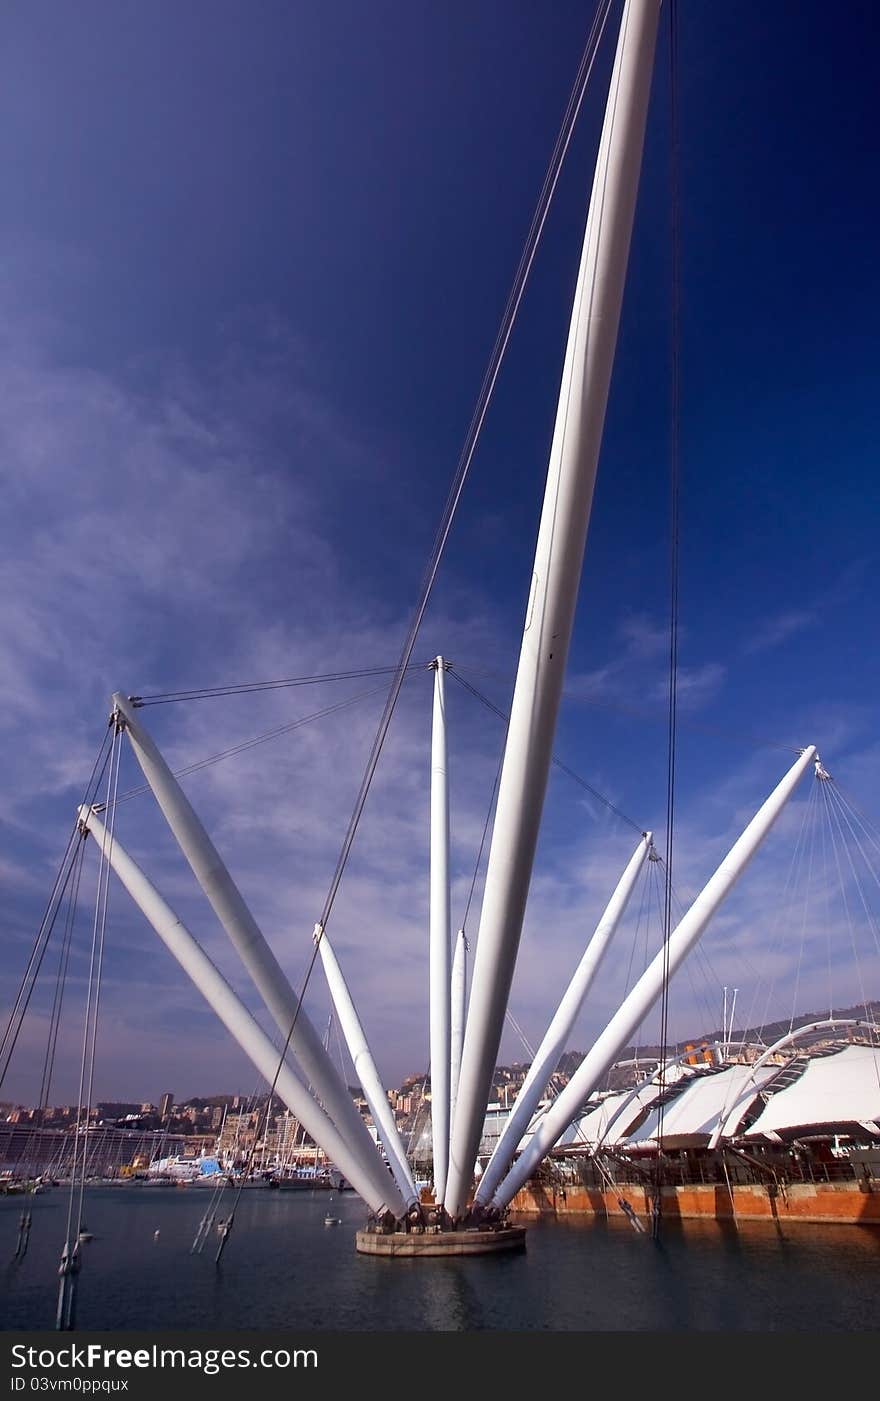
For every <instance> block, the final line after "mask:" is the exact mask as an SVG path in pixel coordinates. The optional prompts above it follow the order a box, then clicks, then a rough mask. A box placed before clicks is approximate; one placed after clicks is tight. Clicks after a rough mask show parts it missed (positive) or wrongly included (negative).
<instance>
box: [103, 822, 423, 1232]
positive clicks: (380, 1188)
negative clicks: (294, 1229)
mask: <svg viewBox="0 0 880 1401" xmlns="http://www.w3.org/2000/svg"><path fill="white" fill-rule="evenodd" d="M79 819H80V822H81V824H82V827H83V829H84V830H86V831H90V832H92V833H93V835H94V837H95V840H96V842H97V844H98V849H99V851H100V852H101V855H102V856H103V858H104V860H105V861H107V862H108V863H109V865H110V866H111V867H112V868H113V870H114V871H115V872H116V875H117V876H118V877H119V879H120V880H121V882H122V884H123V885H124V886H125V888H126V890H127V891H128V893H129V894H130V895H131V897H132V899H133V900H134V902H135V904H136V905H138V906H139V907H140V909H141V911H142V912H143V914H144V915H145V917H146V918H147V919H148V920H149V922H150V924H151V925H152V926H153V928H154V929H155V931H156V933H157V934H158V935H159V938H160V939H161V940H162V942H163V943H164V944H165V946H166V948H167V949H168V950H169V952H170V953H172V954H173V956H174V957H175V958H176V959H177V962H178V963H179V964H180V966H181V968H183V970H184V972H185V973H187V974H188V976H189V977H190V978H191V979H192V981H193V983H194V984H195V986H196V987H197V988H198V990H199V992H200V993H201V994H202V996H203V997H204V999H205V1001H206V1002H207V1003H208V1005H209V1006H210V1007H212V1008H213V1010H214V1011H215V1012H216V1014H217V1016H218V1017H219V1018H220V1020H221V1021H222V1023H223V1025H224V1026H225V1027H226V1029H227V1031H229V1032H230V1033H231V1035H232V1036H234V1038H235V1040H236V1041H237V1042H238V1044H239V1046H240V1047H241V1048H242V1050H243V1051H244V1053H245V1055H246V1056H248V1057H249V1059H250V1060H251V1062H252V1064H253V1065H254V1066H255V1067H256V1069H257V1070H258V1071H259V1073H260V1074H261V1075H262V1076H263V1078H264V1079H265V1080H266V1081H267V1082H268V1083H269V1084H270V1085H272V1086H273V1087H274V1089H275V1090H276V1091H277V1093H278V1095H279V1096H280V1098H281V1099H282V1100H283V1101H284V1103H285V1104H286V1105H287V1107H288V1109H290V1110H291V1112H292V1113H293V1114H295V1115H296V1117H297V1119H298V1120H299V1121H300V1123H301V1124H302V1125H303V1126H304V1128H305V1129H306V1131H307V1132H308V1133H309V1134H311V1136H312V1138H314V1140H315V1142H316V1143H317V1144H318V1146H319V1147H320V1148H323V1150H324V1152H325V1153H327V1155H328V1156H329V1157H330V1158H331V1159H332V1160H333V1162H334V1163H335V1164H336V1166H337V1167H338V1168H339V1170H340V1172H342V1173H344V1175H345V1176H346V1177H347V1178H348V1180H349V1181H350V1183H351V1185H352V1186H353V1187H354V1189H355V1191H356V1192H358V1193H359V1194H360V1195H361V1196H362V1197H363V1199H364V1201H365V1202H366V1203H367V1204H368V1206H370V1207H372V1209H373V1210H374V1211H375V1212H376V1213H377V1214H382V1213H384V1212H386V1211H389V1210H390V1211H391V1212H393V1214H394V1216H395V1217H399V1216H402V1215H403V1211H404V1203H403V1199H402V1197H401V1195H400V1192H399V1191H398V1189H397V1186H396V1185H395V1182H394V1180H393V1178H392V1177H391V1175H390V1174H389V1172H388V1171H387V1169H386V1168H385V1166H384V1164H383V1163H382V1161H381V1159H380V1157H379V1155H378V1153H376V1152H375V1150H372V1151H370V1150H368V1151H367V1153H366V1154H365V1153H364V1152H363V1150H362V1148H361V1145H360V1144H359V1143H357V1142H352V1141H351V1140H349V1139H347V1138H346V1137H345V1136H344V1134H343V1133H342V1132H340V1130H339V1129H338V1128H337V1126H336V1125H335V1124H334V1123H333V1121H332V1120H331V1119H330V1117H329V1116H328V1114H327V1113H326V1112H325V1110H324V1109H322V1108H321V1106H320V1105H319V1104H318V1103H317V1101H316V1100H315V1099H314V1098H313V1097H312V1095H311V1094H310V1093H309V1090H308V1087H307V1086H306V1085H304V1084H303V1082H302V1080H301V1079H300V1077H299V1076H298V1075H297V1074H296V1072H295V1071H294V1069H293V1067H292V1066H290V1065H288V1064H287V1063H286V1062H285V1061H282V1062H281V1064H279V1059H278V1052H277V1050H276V1049H275V1047H274V1046H273V1044H272V1042H271V1040H270V1038H269V1037H268V1036H267V1035H266V1033H265V1031H264V1030H263V1028H262V1027H261V1026H260V1025H259V1024H258V1022H257V1021H256V1020H255V1019H254V1017H253V1016H252V1015H251V1013H250V1012H249V1011H248V1009H247V1008H246V1007H245V1006H244V1004H243V1002H242V1001H241V999H240V998H239V997H238V995H237V994H236V993H235V992H233V990H232V988H231V987H230V986H229V984H228V983H227V981H226V979H225V978H224V977H223V975H222V973H220V972H219V971H218V969H217V968H216V967H215V965H214V963H213V962H212V961H211V959H210V958H209V957H208V955H207V954H206V953H205V951H204V949H203V948H202V947H201V945H200V944H198V943H197V941H196V940H195V939H194V938H193V936H192V934H191V933H190V932H189V930H188V929H187V928H186V926H185V925H184V923H183V921H182V920H181V919H180V917H179V916H178V915H177V914H175V912H174V910H172V909H171V907H170V905H168V904H166V902H165V901H164V900H163V898H162V896H161V895H160V894H159V892H158V891H157V890H156V888H155V886H153V885H152V883H151V882H150V881H149V880H148V879H147V877H146V876H145V875H144V873H143V871H142V870H141V869H140V867H139V866H137V865H136V864H135V862H134V861H133V860H132V859H131V857H130V856H129V855H128V852H127V851H125V849H124V848H123V846H122V844H121V843H120V841H119V840H118V838H117V837H116V836H115V835H114V836H112V837H111V835H110V834H109V833H108V832H107V830H106V828H105V827H104V826H103V824H102V823H101V821H100V820H99V818H98V817H96V815H95V813H94V812H93V811H92V810H91V809H90V808H88V807H81V808H80V809H79Z"/></svg>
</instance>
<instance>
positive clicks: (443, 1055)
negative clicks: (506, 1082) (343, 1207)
mask: <svg viewBox="0 0 880 1401" xmlns="http://www.w3.org/2000/svg"><path fill="white" fill-rule="evenodd" d="M432 666H433V668H434V709H433V716H432V724H431V901H430V919H429V934H428V944H429V970H430V1009H431V1015H430V1023H431V1144H432V1152H433V1159H434V1196H435V1200H436V1201H438V1202H442V1200H443V1197H444V1194H445V1192H446V1172H447V1167H448V1164H449V1104H450V1093H449V1082H450V1071H451V1043H450V954H449V936H450V929H451V924H450V911H449V906H450V899H449V768H448V756H447V746H446V667H447V664H446V662H445V661H444V660H443V658H442V657H436V658H435V659H434V661H433V662H432Z"/></svg>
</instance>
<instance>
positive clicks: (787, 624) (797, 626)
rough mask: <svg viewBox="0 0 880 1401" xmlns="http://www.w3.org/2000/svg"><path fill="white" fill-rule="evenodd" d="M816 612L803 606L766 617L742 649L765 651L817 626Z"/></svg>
mask: <svg viewBox="0 0 880 1401" xmlns="http://www.w3.org/2000/svg"><path fill="white" fill-rule="evenodd" d="M818 623H819V614H818V612H816V611H814V610H811V609H805V608H790V609H787V610H786V611H785V612H783V613H777V614H776V615H775V616H773V617H770V618H767V619H765V620H764V622H763V623H762V624H761V625H760V626H759V627H758V628H756V630H755V631H754V632H753V633H752V636H751V637H750V638H749V640H748V641H747V642H746V644H745V647H744V649H743V650H744V651H745V652H746V653H749V652H767V651H770V650H771V649H772V648H774V647H779V646H780V645H781V644H782V643H783V642H787V641H788V639H789V638H790V637H796V636H797V634H798V633H801V632H806V631H808V630H809V629H810V628H814V627H816V626H818Z"/></svg>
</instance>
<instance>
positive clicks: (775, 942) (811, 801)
mask: <svg viewBox="0 0 880 1401" xmlns="http://www.w3.org/2000/svg"><path fill="white" fill-rule="evenodd" d="M817 804H818V792H817V789H816V785H815V784H814V785H813V787H812V788H811V789H810V794H809V797H808V799H807V801H806V803H804V813H803V817H802V818H801V824H800V827H799V829H798V834H797V837H796V839H795V843H794V848H793V850H792V854H791V860H790V861H789V863H788V870H787V872H786V876H785V882H784V884H783V887H782V894H781V896H780V900H779V906H778V908H777V911H776V917H775V920H774V922H773V928H772V931H771V940H770V948H769V950H768V958H769V959H770V961H771V963H772V961H773V959H774V958H775V957H776V955H777V954H778V953H779V952H780V951H781V949H782V944H783V939H784V937H785V931H784V929H783V916H784V914H785V913H786V910H787V902H788V905H790V904H791V900H792V897H793V894H794V890H795V888H796V886H797V885H798V883H799V880H800V879H801V876H800V872H801V868H802V866H803V863H804V855H805V851H806V835H807V830H808V828H809V827H810V825H811V823H812V822H815V818H816V809H817ZM761 988H762V984H761V983H760V982H756V983H755V988H754V992H753V993H752V1000H751V1003H750V1006H749V1009H748V1012H747V1015H746V1018H745V1021H744V1024H743V1025H744V1029H747V1028H748V1027H749V1026H750V1025H752V1024H753V1023H754V1028H755V1030H756V1031H758V1032H760V1033H761V1034H763V1031H764V1028H765V1027H766V1025H767V1022H768V1019H769V1016H770V1004H771V1002H772V1000H773V996H774V993H775V990H776V974H775V973H774V974H773V975H772V977H771V978H770V979H769V981H768V983H767V987H766V996H765V998H764V1008H763V1011H762V1012H761V1020H760V1021H758V999H759V997H760V994H761Z"/></svg>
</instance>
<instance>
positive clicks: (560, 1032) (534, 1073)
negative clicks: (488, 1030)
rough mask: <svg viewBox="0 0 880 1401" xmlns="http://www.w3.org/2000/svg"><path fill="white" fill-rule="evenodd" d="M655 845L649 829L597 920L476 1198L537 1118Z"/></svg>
mask: <svg viewBox="0 0 880 1401" xmlns="http://www.w3.org/2000/svg"><path fill="white" fill-rule="evenodd" d="M651 850H652V841H651V833H650V832H644V833H643V834H642V836H641V837H640V839H639V844H638V846H637V847H636V849H635V851H634V852H633V854H632V856H631V857H630V859H629V861H628V863H627V866H626V870H625V871H624V873H623V875H622V876H621V878H620V880H619V881H618V883H617V886H616V887H615V890H614V893H613V894H612V896H611V899H610V900H609V901H608V904H607V905H606V907H605V910H604V913H603V914H602V918H601V919H600V920H599V923H598V924H597V925H596V928H595V931H594V933H593V936H592V938H591V939H590V942H589V943H588V944H587V947H586V949H585V950H584V954H583V957H582V958H581V961H580V963H579V964H578V966H577V968H576V969H575V971H574V973H573V974H572V977H571V981H570V982H569V984H568V987H567V988H566V990H565V992H564V993H563V996H562V1000H561V1001H560V1003H559V1006H558V1008H557V1009H556V1012H555V1014H554V1016H553V1020H552V1021H551V1023H550V1025H549V1026H548V1028H547V1031H546V1033H545V1035H544V1039H543V1041H542V1042H541V1044H540V1046H539V1047H538V1049H537V1051H536V1052H535V1057H534V1060H533V1061H532V1064H531V1065H530V1067H529V1073H528V1075H527V1076H526V1078H525V1080H524V1081H523V1085H522V1089H521V1090H520V1092H519V1094H518V1095H517V1097H516V1103H515V1104H514V1106H513V1110H512V1112H511V1115H510V1118H509V1119H508V1121H507V1123H506V1124H505V1126H504V1132H503V1133H502V1135H501V1137H500V1138H499V1140H498V1142H497V1143H496V1145H495V1151H494V1152H493V1154H492V1156H491V1158H490V1159H489V1162H488V1163H487V1165H486V1169H485V1171H484V1173H483V1175H482V1177H481V1178H480V1181H479V1184H478V1186H477V1191H476V1193H475V1196H474V1200H475V1201H476V1202H480V1203H486V1202H489V1201H491V1200H492V1194H493V1192H494V1191H495V1188H496V1187H497V1186H498V1183H499V1182H500V1181H501V1179H502V1177H503V1176H504V1174H505V1173H506V1172H507V1169H508V1168H509V1167H510V1164H511V1163H512V1161H513V1157H514V1154H515V1153H516V1150H517V1148H518V1146H519V1142H520V1139H521V1138H522V1136H523V1134H524V1133H525V1131H526V1129H527V1128H528V1126H529V1124H530V1123H531V1121H532V1116H533V1115H534V1113H535V1110H536V1109H537V1107H538V1104H539V1102H540V1099H541V1096H542V1095H543V1094H544V1091H545V1090H546V1088H547V1086H548V1084H549V1083H550V1078H551V1076H552V1075H553V1072H554V1071H555V1069H556V1067H557V1065H558V1064H559V1057H560V1056H561V1055H562V1053H563V1051H564V1050H565V1047H566V1043H567V1041H568V1037H569V1034H570V1032H571V1029H572V1027H573V1026H574V1024H575V1021H576V1019H577V1015H578V1013H579V1011H580V1010H581V1007H582V1006H583V1004H584V998H585V997H586V995H587V993H588V992H589V990H590V988H591V986H592V984H593V980H594V979H595V977H596V974H597V973H598V972H599V968H600V967H601V964H602V960H603V958H604V957H605V954H606V953H607V951H608V946H609V944H610V943H611V940H612V938H613V936H614V933H615V931H616V929H617V926H618V925H619V924H620V921H621V920H622V919H623V916H624V914H625V913H626V907H627V905H628V904H629V901H630V896H631V895H632V893H633V890H634V889H635V886H636V881H637V880H638V878H639V874H640V872H641V869H642V866H643V865H644V863H645V858H646V857H647V856H648V854H649V852H650V851H651Z"/></svg>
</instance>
